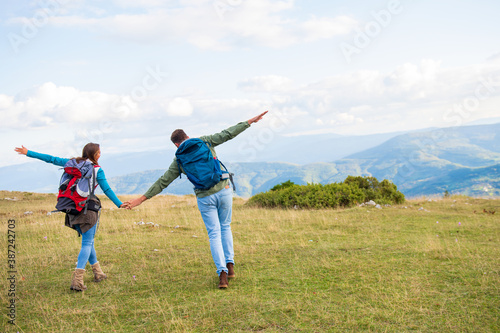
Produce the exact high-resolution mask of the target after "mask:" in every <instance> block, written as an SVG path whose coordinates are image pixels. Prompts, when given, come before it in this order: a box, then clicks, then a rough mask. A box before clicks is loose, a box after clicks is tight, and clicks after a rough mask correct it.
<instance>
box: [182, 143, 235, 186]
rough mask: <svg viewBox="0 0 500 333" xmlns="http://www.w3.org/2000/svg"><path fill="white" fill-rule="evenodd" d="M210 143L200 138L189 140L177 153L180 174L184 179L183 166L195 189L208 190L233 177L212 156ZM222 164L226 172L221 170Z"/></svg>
mask: <svg viewBox="0 0 500 333" xmlns="http://www.w3.org/2000/svg"><path fill="white" fill-rule="evenodd" d="M209 145H210V143H208V142H205V141H203V140H201V139H198V138H193V139H187V140H185V141H184V142H183V143H181V145H180V146H179V148H178V149H177V151H176V152H175V157H176V158H177V166H178V167H179V174H180V175H181V178H182V172H181V166H182V169H183V170H184V172H185V173H186V175H187V177H188V179H189V181H190V182H191V183H192V184H193V185H194V188H195V189H198V190H208V189H209V188H211V187H213V186H214V185H216V184H218V183H219V182H220V181H221V180H223V179H227V178H229V179H230V180H231V183H233V179H232V176H233V174H230V173H229V172H228V171H227V168H226V167H225V166H224V164H222V162H221V161H219V160H218V159H217V157H214V156H213V155H212V151H211V150H210V148H209ZM221 164H222V166H223V167H224V169H226V170H222V169H221ZM233 189H235V187H234V183H233Z"/></svg>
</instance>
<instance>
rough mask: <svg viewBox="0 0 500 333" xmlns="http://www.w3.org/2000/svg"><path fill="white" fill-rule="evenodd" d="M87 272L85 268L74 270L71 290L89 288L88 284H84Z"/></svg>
mask: <svg viewBox="0 0 500 333" xmlns="http://www.w3.org/2000/svg"><path fill="white" fill-rule="evenodd" d="M84 274H85V270H84V269H79V268H77V269H75V271H74V272H73V278H72V280H71V287H70V288H71V290H76V291H83V290H86V289H87V286H86V285H84V284H83V275H84Z"/></svg>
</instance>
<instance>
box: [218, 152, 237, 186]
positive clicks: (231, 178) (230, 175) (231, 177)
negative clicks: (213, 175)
mask: <svg viewBox="0 0 500 333" xmlns="http://www.w3.org/2000/svg"><path fill="white" fill-rule="evenodd" d="M217 161H219V163H220V164H221V165H222V166H223V167H224V169H226V172H225V173H222V177H221V179H227V178H228V177H229V181H230V182H231V184H232V185H233V191H235V192H236V186H234V180H233V176H234V173H232V172H229V171H228V170H227V168H226V166H225V165H224V163H222V162H221V161H220V160H219V159H217ZM225 174H227V175H228V177H224V175H225Z"/></svg>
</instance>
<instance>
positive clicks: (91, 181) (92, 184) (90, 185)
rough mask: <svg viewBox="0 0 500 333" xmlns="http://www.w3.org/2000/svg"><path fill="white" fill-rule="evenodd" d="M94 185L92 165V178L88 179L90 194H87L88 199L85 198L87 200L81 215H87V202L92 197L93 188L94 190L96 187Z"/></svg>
mask: <svg viewBox="0 0 500 333" xmlns="http://www.w3.org/2000/svg"><path fill="white" fill-rule="evenodd" d="M95 183H96V175H95V167H94V164H92V178H90V179H89V190H90V194H89V197H88V198H87V200H85V208H84V209H83V214H87V208H88V206H89V200H90V198H92V197H94V192H95V188H96V186H94V185H95Z"/></svg>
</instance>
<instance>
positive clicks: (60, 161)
mask: <svg viewBox="0 0 500 333" xmlns="http://www.w3.org/2000/svg"><path fill="white" fill-rule="evenodd" d="M26 156H28V157H32V158H36V159H39V160H41V161H44V162H47V163H51V164H54V165H58V166H64V165H65V164H66V162H68V161H69V160H70V159H69V158H61V157H55V156H51V155H48V154H41V153H37V152H34V151H31V150H28V154H26ZM96 180H97V184H99V186H100V187H101V189H102V191H103V192H104V194H106V196H107V197H108V198H109V199H110V200H111V201H113V203H114V204H115V205H116V206H117V207H120V206H121V205H122V202H121V200H120V199H118V197H117V196H116V194H115V192H113V190H112V189H111V187H110V186H109V184H108V181H107V180H106V175H105V174H104V171H103V170H102V168H99V171H97V176H96Z"/></svg>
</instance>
